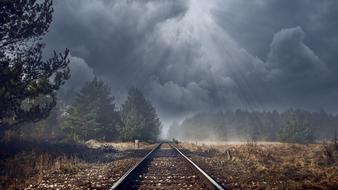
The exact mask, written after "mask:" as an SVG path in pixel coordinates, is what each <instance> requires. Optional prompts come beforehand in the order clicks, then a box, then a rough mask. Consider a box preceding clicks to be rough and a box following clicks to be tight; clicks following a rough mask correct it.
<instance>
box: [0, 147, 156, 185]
mask: <svg viewBox="0 0 338 190" xmlns="http://www.w3.org/2000/svg"><path fill="white" fill-rule="evenodd" d="M152 147H153V145H151V144H146V143H140V145H139V148H137V146H135V145H134V143H124V142H123V143H122V142H121V143H117V142H115V143H99V142H96V141H89V142H87V143H85V144H62V143H61V144H59V143H55V144H54V143H46V142H28V141H13V142H8V143H1V144H0V190H2V189H4V190H5V189H6V190H12V189H13V190H14V189H27V190H30V189H40V190H43V189H55V190H69V189H109V188H110V187H111V186H112V185H113V184H114V183H115V182H116V181H117V180H118V179H119V178H120V177H121V176H122V175H123V174H124V173H125V172H127V171H128V169H130V168H131V167H132V166H133V165H135V164H136V163H137V162H138V161H139V160H140V159H141V158H142V157H143V156H145V155H146V154H147V153H148V152H149V150H150V149H151V148H152Z"/></svg>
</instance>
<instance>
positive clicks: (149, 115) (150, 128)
mask: <svg viewBox="0 0 338 190" xmlns="http://www.w3.org/2000/svg"><path fill="white" fill-rule="evenodd" d="M121 119H122V122H123V128H122V130H121V134H122V138H123V139H124V140H134V139H140V140H146V141H155V140H156V139H157V138H158V135H159V132H160V126H161V122H160V120H159V118H158V116H157V114H156V110H155V108H154V107H153V106H152V104H151V102H149V101H148V100H146V99H145V97H144V96H143V94H142V93H141V92H140V91H139V90H138V89H136V88H133V89H131V90H129V92H128V98H127V100H126V102H125V103H124V104H123V105H122V110H121Z"/></svg>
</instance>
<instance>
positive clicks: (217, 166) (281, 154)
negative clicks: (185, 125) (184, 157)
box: [181, 143, 338, 189]
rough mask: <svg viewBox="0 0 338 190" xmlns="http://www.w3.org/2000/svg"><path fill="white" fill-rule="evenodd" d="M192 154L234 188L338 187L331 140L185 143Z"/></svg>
mask: <svg viewBox="0 0 338 190" xmlns="http://www.w3.org/2000/svg"><path fill="white" fill-rule="evenodd" d="M181 146H183V147H184V148H187V149H189V150H190V151H192V152H193V154H191V155H192V158H193V160H195V161H196V162H197V163H198V164H199V165H201V167H202V168H204V169H205V170H207V171H209V172H210V173H211V174H212V175H213V176H214V177H215V178H216V179H217V180H218V181H219V182H220V183H223V184H224V185H227V186H228V187H231V188H233V189H243V188H244V189H335V188H337V187H338V154H337V152H336V151H335V150H334V147H333V146H332V145H329V144H312V145H299V144H255V143H251V144H239V145H236V144H232V145H196V144H183V145H181Z"/></svg>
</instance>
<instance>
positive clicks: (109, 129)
mask: <svg viewBox="0 0 338 190" xmlns="http://www.w3.org/2000/svg"><path fill="white" fill-rule="evenodd" d="M113 101H114V97H113V96H112V95H111V89H110V88H109V87H108V86H107V85H105V84H104V82H103V81H102V80H98V79H96V78H95V79H94V80H93V81H91V82H89V83H87V84H86V85H85V86H84V87H83V88H82V89H81V90H80V92H79V93H78V95H77V97H76V99H75V101H74V103H73V104H72V105H71V107H70V108H69V110H68V112H67V116H66V118H65V122H64V125H63V129H64V131H65V132H66V133H67V134H68V135H69V136H70V137H71V138H73V139H75V140H89V139H98V140H113V139H116V138H117V137H118V126H119V125H121V124H120V117H119V113H118V112H117V111H116V108H115V104H114V103H113Z"/></svg>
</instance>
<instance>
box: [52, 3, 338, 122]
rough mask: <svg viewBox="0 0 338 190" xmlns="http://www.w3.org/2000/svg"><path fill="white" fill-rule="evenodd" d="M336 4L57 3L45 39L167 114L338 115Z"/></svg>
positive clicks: (117, 87) (121, 91)
mask: <svg viewBox="0 0 338 190" xmlns="http://www.w3.org/2000/svg"><path fill="white" fill-rule="evenodd" d="M337 4H338V2H337V3H336V1H334V0H331V1H330V0H329V1H305V0H304V1H303V0H300V1H284V0H271V1H262V0H255V1H246V0H227V1H224V0H222V1H221V0H219V1H218V0H213V1H208V2H206V1H199V0H190V1H186V0H175V1H172V0H160V1H136V0H135V1H133V0H129V1H108V0H97V1H90V0H72V1H68V0H67V1H66V0H58V1H55V14H54V23H53V25H52V27H51V29H50V33H49V34H48V35H47V37H46V41H47V43H48V47H50V48H51V49H62V48H65V47H68V48H70V49H71V51H72V55H73V56H74V57H76V58H75V60H77V61H79V60H81V62H82V64H80V65H81V66H84V65H86V64H88V66H89V67H90V68H91V69H92V70H93V72H94V73H95V74H96V75H98V76H99V77H102V78H104V79H105V80H106V81H107V82H108V83H109V84H110V85H111V86H112V89H113V91H114V92H113V93H114V94H117V95H118V96H121V97H123V95H124V94H125V92H126V90H127V89H128V88H130V87H132V86H136V87H139V88H141V90H143V91H144V92H145V94H146V95H147V96H148V97H149V98H151V100H152V101H153V102H154V103H155V105H156V107H157V108H158V109H159V112H160V114H161V116H163V118H175V117H183V116H184V115H186V114H191V113H194V112H199V111H217V110H226V109H231V108H238V107H242V108H243V107H244V108H249V109H273V108H286V107H291V106H293V107H295V106H299V107H304V108H310V109H317V108H318V107H324V108H327V109H329V110H331V111H337V107H335V106H332V103H331V102H330V101H334V99H335V98H336V95H337V92H338V88H337V85H335V84H337V81H338V80H337V78H338V76H337V77H336V75H335V73H336V72H337V71H338V66H337V58H338V57H337V56H338V54H337V53H336V52H335V50H337V44H338V33H337V31H338V25H337V19H336V18H338V15H337V14H338V11H337V7H338V6H337ZM334 48H335V49H334ZM90 68H89V69H88V72H87V76H88V77H85V78H91V76H90V75H91V74H88V73H91V71H90V70H91V69H90ZM75 70H77V69H75ZM74 83H77V82H74ZM118 99H119V97H118Z"/></svg>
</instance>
